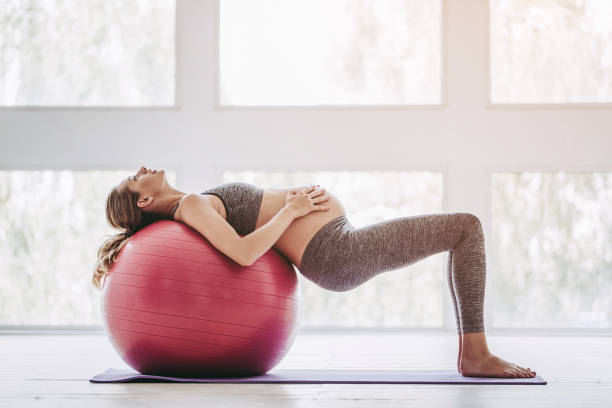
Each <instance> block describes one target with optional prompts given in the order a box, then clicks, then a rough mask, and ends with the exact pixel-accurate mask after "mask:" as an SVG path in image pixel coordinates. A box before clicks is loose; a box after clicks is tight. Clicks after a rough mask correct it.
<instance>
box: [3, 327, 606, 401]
mask: <svg viewBox="0 0 612 408" xmlns="http://www.w3.org/2000/svg"><path fill="white" fill-rule="evenodd" d="M487 338H488V344H489V348H490V350H491V351H492V352H493V353H494V354H497V355H499V356H500V357H502V358H504V359H506V360H508V361H512V362H515V363H517V364H519V365H522V366H525V367H531V368H532V369H534V370H536V371H537V373H538V374H539V375H541V376H542V377H543V378H545V379H546V380H547V381H548V384H547V385H466V384H458V385H448V384H429V385H426V384H398V385H394V384H367V385H363V384H197V383H189V384H177V383H133V384H130V383H116V384H94V383H90V382H89V381H88V379H89V378H90V377H91V376H93V375H94V374H97V373H99V372H102V371H104V370H106V369H107V368H111V367H112V368H128V367H127V366H126V365H125V364H124V363H123V362H122V361H121V360H120V359H119V357H118V356H117V355H116V353H115V351H114V350H113V348H112V346H111V345H110V343H109V342H108V341H107V339H106V338H105V337H104V334H89V335H79V334H75V335H2V336H0V407H21V406H44V407H62V408H64V407H86V408H94V407H107V406H108V407H120V406H126V407H127V406H129V407H151V406H163V407H175V406H177V407H192V406H193V407H196V406H197V407H203V406H211V405H210V404H214V405H213V406H222V407H224V408H231V407H246V406H261V407H276V406H278V407H281V406H282V407H313V406H314V403H316V404H317V407H368V408H374V407H383V406H384V407H395V406H402V407H403V406H411V407H412V406H427V407H521V406H532V407H554V408H559V407H604V406H605V407H612V339H611V338H610V337H583V336H577V337H553V336H532V337H519V336H507V335H506V336H502V335H491V334H489V335H488V336H487ZM457 345H458V344H457V337H456V335H454V334H435V333H434V334H432V333H423V332H417V333H415V332H401V333H393V332H391V333H378V334H376V333H345V334H341V333H312V332H311V333H308V332H305V333H300V335H299V336H298V337H297V338H296V340H295V343H294V345H293V348H292V349H291V351H290V353H289V354H288V355H287V356H286V357H285V359H284V360H283V361H281V363H280V364H279V365H277V366H276V368H300V367H301V368H322V367H325V368H337V369H346V368H368V369H422V370H428V369H432V370H433V369H441V370H451V369H454V368H456V357H457Z"/></svg>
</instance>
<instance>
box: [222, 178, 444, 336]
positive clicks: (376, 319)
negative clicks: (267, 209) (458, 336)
mask: <svg viewBox="0 0 612 408" xmlns="http://www.w3.org/2000/svg"><path fill="white" fill-rule="evenodd" d="M230 181H243V182H247V183H251V184H255V185H258V186H261V187H263V188H291V187H296V186H302V185H307V184H320V185H321V186H323V187H324V188H325V189H326V190H328V191H330V192H332V193H333V194H334V195H336V196H337V197H338V198H339V199H340V201H342V204H343V206H344V208H345V210H346V213H347V218H348V219H349V221H350V222H351V224H352V225H353V226H354V227H355V228H359V227H362V226H366V225H370V224H374V223H377V222H380V221H383V220H388V219H392V218H397V217H404V216H408V215H412V214H422V213H434V212H440V211H441V209H442V189H443V181H442V174H439V173H430V172H418V173H413V172H395V171H389V172H328V171H320V172H292V173H286V172H229V171H226V172H224V175H223V182H230ZM445 260H446V258H445V254H444V253H441V254H436V255H433V256H431V257H428V258H426V259H424V260H422V261H420V262H417V263H415V264H412V265H410V266H408V267H406V268H401V269H396V270H392V271H387V272H383V273H381V274H380V275H377V276H375V277H373V278H372V279H370V280H369V281H367V282H365V283H364V284H362V285H361V286H358V287H357V288H355V289H352V290H350V291H346V292H332V291H328V290H326V289H323V288H321V287H319V286H317V285H316V284H314V283H313V282H312V281H310V280H308V279H307V278H305V277H304V276H302V275H301V274H300V273H299V270H298V269H297V267H295V268H294V269H296V271H297V272H298V274H297V275H298V281H299V282H300V291H301V299H302V304H301V308H300V314H301V316H300V319H301V324H302V325H303V326H335V327H415V326H418V327H441V326H443V324H444V301H445V300H446V298H445V297H444V291H445V290H448V289H447V288H446V286H444V285H445V280H444V276H445V275H444V272H445Z"/></svg>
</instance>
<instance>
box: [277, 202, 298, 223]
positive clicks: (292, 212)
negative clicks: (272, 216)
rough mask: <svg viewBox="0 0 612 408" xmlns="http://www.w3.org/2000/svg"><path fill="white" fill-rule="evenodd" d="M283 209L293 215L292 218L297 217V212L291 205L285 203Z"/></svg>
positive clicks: (290, 215)
mask: <svg viewBox="0 0 612 408" xmlns="http://www.w3.org/2000/svg"><path fill="white" fill-rule="evenodd" d="M281 211H282V212H283V213H286V214H288V216H289V217H291V219H292V220H294V219H296V218H297V214H296V212H295V210H294V209H293V208H291V207H289V206H288V205H285V206H284V207H283V208H281Z"/></svg>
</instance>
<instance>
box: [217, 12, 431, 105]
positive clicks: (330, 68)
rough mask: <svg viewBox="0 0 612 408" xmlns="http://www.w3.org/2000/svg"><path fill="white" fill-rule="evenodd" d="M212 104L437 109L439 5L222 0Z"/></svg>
mask: <svg viewBox="0 0 612 408" xmlns="http://www.w3.org/2000/svg"><path fill="white" fill-rule="evenodd" d="M219 13H220V15H219V90H220V92H219V98H220V100H219V104H220V105H255V106H258V105H262V106H263V105H272V106H291V105H415V104H416V105H436V104H440V103H441V100H442V98H441V87H442V78H441V75H442V74H441V72H442V68H441V67H442V58H441V49H442V46H441V31H442V30H441V27H442V24H441V16H442V7H441V0H431V1H420V0H365V1H354V0H334V1H326V0H308V1H305V0H258V1H250V0H222V1H220V10H219Z"/></svg>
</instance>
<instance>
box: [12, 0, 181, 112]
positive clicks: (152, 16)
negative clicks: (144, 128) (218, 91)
mask: <svg viewBox="0 0 612 408" xmlns="http://www.w3.org/2000/svg"><path fill="white" fill-rule="evenodd" d="M174 21H175V4H174V0H146V1H139V0H88V1H79V0H2V6H0V105H3V106H40V105H44V106H55V105H66V106H105V105H113V106H157V105H159V106H168V105H174V87H175V83H174V71H175V63H174Z"/></svg>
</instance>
